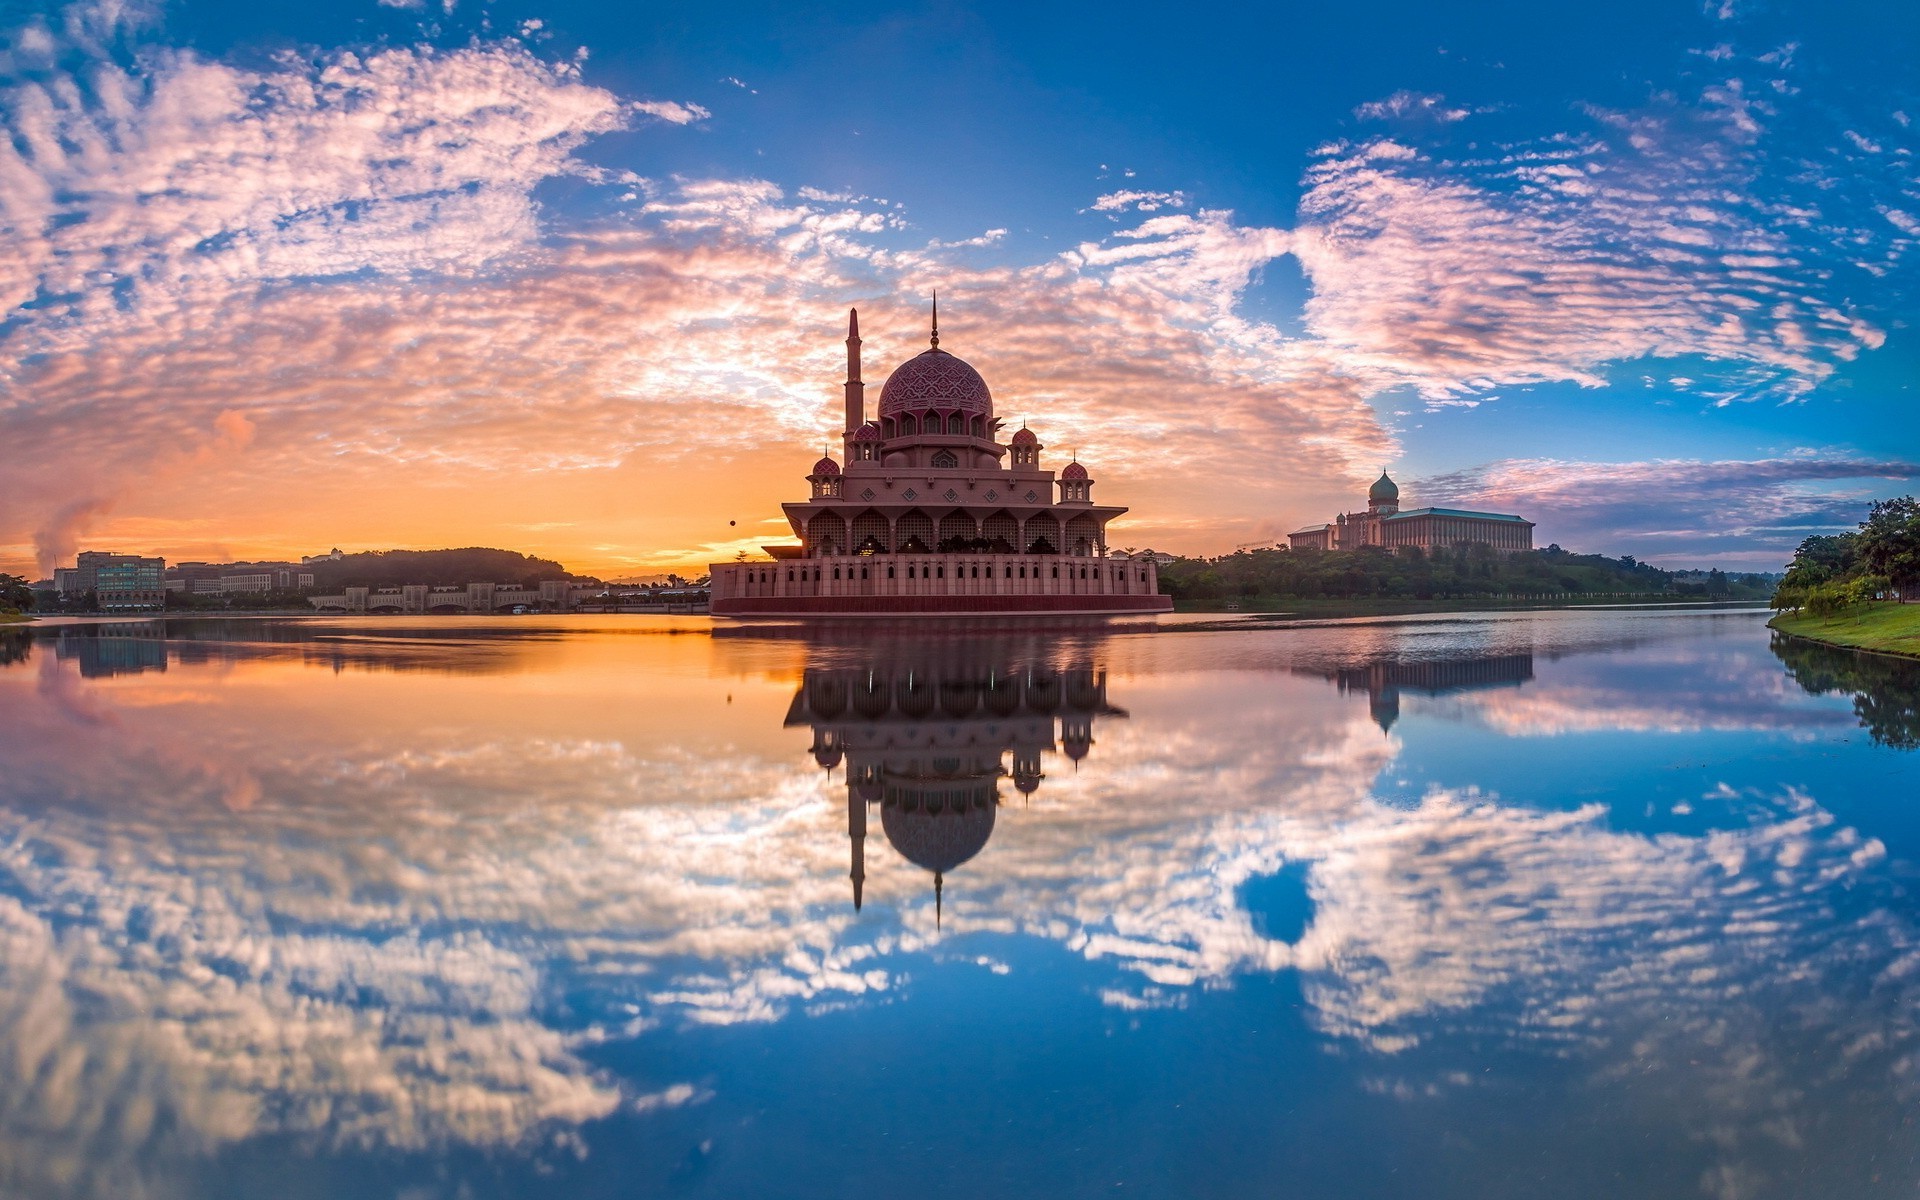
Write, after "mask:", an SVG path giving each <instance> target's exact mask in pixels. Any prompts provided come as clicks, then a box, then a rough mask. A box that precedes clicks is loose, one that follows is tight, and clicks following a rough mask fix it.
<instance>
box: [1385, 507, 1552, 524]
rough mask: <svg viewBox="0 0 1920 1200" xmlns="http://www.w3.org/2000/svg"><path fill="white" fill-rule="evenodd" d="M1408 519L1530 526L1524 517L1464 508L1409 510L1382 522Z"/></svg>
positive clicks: (1386, 518) (1529, 522)
mask: <svg viewBox="0 0 1920 1200" xmlns="http://www.w3.org/2000/svg"><path fill="white" fill-rule="evenodd" d="M1408 517H1471V518H1473V519H1474V520H1476V521H1517V522H1519V523H1520V524H1522V525H1531V524H1533V522H1532V521H1529V520H1527V519H1526V518H1525V517H1516V516H1514V515H1513V514H1512V513H1487V512H1469V511H1468V510H1466V509H1464V508H1410V509H1408V510H1407V511H1405V512H1399V513H1394V514H1393V515H1392V516H1390V517H1382V518H1380V519H1381V520H1382V521H1404V520H1406V519H1407V518H1408Z"/></svg>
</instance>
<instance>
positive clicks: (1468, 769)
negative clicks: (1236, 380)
mask: <svg viewBox="0 0 1920 1200" xmlns="http://www.w3.org/2000/svg"><path fill="white" fill-rule="evenodd" d="M0 662H3V663H4V666H0V1194H19V1195H24V1196H29V1197H39V1196H69V1195H73V1196H103V1197H104V1196H114V1197H130V1196H161V1197H164V1196H181V1197H212V1196H273V1197H288V1196H346V1195H353V1196H396V1197H408V1198H421V1200H424V1198H426V1197H437V1196H445V1197H469V1196H471V1197H486V1196H497V1195H505V1196H566V1197H577V1196H622V1197H645V1196H698V1197H709V1196H711V1197H762V1196H795V1197H812V1196H820V1197H828V1196H833V1197H839V1196H876V1197H878V1196H915V1197H921V1196H931V1197H970V1198H971V1197H982V1196H1155V1197H1158V1196H1205V1197H1237V1196H1261V1197H1267V1196H1290V1197H1336V1196H1338V1197H1356V1196H1357V1197H1370V1196H1382V1197H1386V1196H1396V1197H1397V1196H1420V1197H1472V1198H1475V1200H1479V1198H1484V1197H1505V1196H1554V1197H1567V1196H1607V1197H1614V1196H1720V1197H1748V1196H1751V1197H1767V1196H1809V1197H1812V1196H1819V1197H1831V1196H1875V1195H1886V1196H1907V1197H1910V1196H1913V1195H1914V1194H1915V1192H1916V1189H1920V1129H1917V1128H1916V1126H1915V1124H1914V1113H1915V1112H1916V1111H1920V1104H1917V1103H1916V1102H1920V1036H1917V1035H1920V905H1917V904H1916V892H1915V889H1916V885H1917V884H1920V754H1916V753H1915V752H1914V751H1913V749H1912V747H1913V746H1914V744H1915V740H1916V736H1917V735H1920V718H1916V711H1920V668H1916V667H1915V666H1912V665H1908V664H1902V663H1897V662H1892V661H1889V660H1872V659H1865V658H1861V657H1859V656H1854V655H1848V654H1836V653H1831V652H1826V651H1822V650H1819V649H1818V648H1817V647H1805V646H1804V645H1803V646H1801V647H1800V648H1798V649H1795V648H1793V647H1791V646H1782V647H1779V648H1775V647H1773V646H1771V645H1770V640H1769V634H1768V633H1767V631H1766V630H1765V629H1764V628H1763V627H1762V622H1761V615H1760V614H1756V613H1751V612H1718V613H1712V612H1698V611H1692V612H1665V613H1649V612H1635V613H1623V612H1587V613H1551V614H1527V615H1504V616H1498V617H1474V616H1467V617H1460V616H1449V617H1443V618H1423V619H1416V620H1400V621H1388V622H1374V623H1334V624H1327V625H1321V626H1317V627H1309V628H1291V629H1259V630H1231V631H1217V632H1205V631H1193V630H1183V629H1180V628H1178V625H1177V622H1174V621H1163V622H1162V624H1161V626H1160V629H1159V630H1158V631H1157V632H1156V631H1154V630H1153V629H1151V628H1150V627H1148V628H1143V627H1131V628H1129V627H1126V626H1119V627H1112V628H1108V629H1099V628H1086V627H1072V626H1068V627H1053V628H1050V629H1049V628H1037V627H1036V628H1031V629H1023V630H1018V631H1012V632H1007V633H1003V634H999V635H993V636H977V637H976V636H951V637H929V636H927V635H926V634H925V633H924V632H923V631H917V630H914V629H893V630H879V629H871V628H869V629H855V630H839V631H835V630H815V631H812V632H810V633H809V632H806V631H803V630H800V629H798V628H789V629H780V628H765V627H763V628H758V629H755V628H740V627H734V628H727V627H719V628H716V627H714V626H711V625H710V624H709V623H708V622H707V621H706V620H704V619H699V618H670V619H649V618H583V619H578V620H567V621H543V620H540V619H532V618H523V619H516V620H511V621H473V622H467V621H463V620H458V619H438V620H432V621H423V622H417V623H407V622H402V621H398V620H394V621H382V620H361V621H355V622H345V621H342V622H326V621H300V622H294V621H284V622H266V621H249V622H239V621H235V622H174V623H171V624H168V625H164V626H163V625H160V624H114V625H93V626H69V627H65V628H40V629H37V630H36V631H34V632H33V633H32V634H31V635H9V636H8V638H7V639H6V640H0ZM861 834H864V836H863V837H861V836H859V835H861ZM856 877H858V878H857V879H856ZM856 884H857V886H858V888H859V893H860V899H861V906H860V907H859V908H858V910H856V908H855V904H854V898H855V888H856Z"/></svg>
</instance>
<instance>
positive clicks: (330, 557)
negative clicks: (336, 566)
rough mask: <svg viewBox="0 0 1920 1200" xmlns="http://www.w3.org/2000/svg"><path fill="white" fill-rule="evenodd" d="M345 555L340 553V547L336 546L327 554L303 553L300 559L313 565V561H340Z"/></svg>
mask: <svg viewBox="0 0 1920 1200" xmlns="http://www.w3.org/2000/svg"><path fill="white" fill-rule="evenodd" d="M345 557H346V555H344V554H342V553H340V547H338V546H335V547H334V548H333V549H332V550H329V551H328V552H327V553H325V554H302V555H301V556H300V561H301V562H302V563H304V564H308V565H311V564H313V563H321V562H339V561H340V560H341V559H343V558H345Z"/></svg>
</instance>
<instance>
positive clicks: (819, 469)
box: [813, 458, 840, 475]
mask: <svg viewBox="0 0 1920 1200" xmlns="http://www.w3.org/2000/svg"><path fill="white" fill-rule="evenodd" d="M813 473H814V474H815V475H838V474H839V473H840V464H839V463H837V462H835V461H833V460H832V459H830V458H823V459H821V460H820V461H819V462H817V463H815V464H813Z"/></svg>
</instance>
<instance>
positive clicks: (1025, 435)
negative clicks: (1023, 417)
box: [1013, 425, 1040, 446]
mask: <svg viewBox="0 0 1920 1200" xmlns="http://www.w3.org/2000/svg"><path fill="white" fill-rule="evenodd" d="M1013 444H1014V445H1016V446H1038V445H1039V444H1040V439H1039V438H1037V437H1035V436H1034V435H1033V430H1031V429H1028V428H1027V427H1026V426H1025V425H1022V426H1021V427H1020V432H1018V433H1016V434H1014V435H1013Z"/></svg>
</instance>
